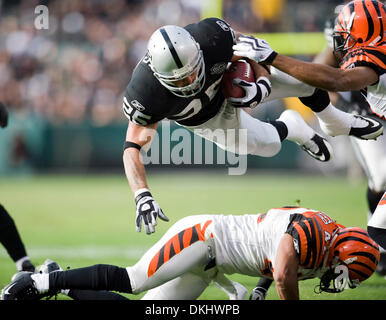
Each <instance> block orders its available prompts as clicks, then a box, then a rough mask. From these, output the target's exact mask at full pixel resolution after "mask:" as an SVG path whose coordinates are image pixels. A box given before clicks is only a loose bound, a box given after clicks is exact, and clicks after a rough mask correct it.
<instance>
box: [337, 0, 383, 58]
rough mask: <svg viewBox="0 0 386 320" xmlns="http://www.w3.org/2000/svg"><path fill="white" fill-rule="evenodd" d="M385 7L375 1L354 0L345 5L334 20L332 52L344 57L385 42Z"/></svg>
mask: <svg viewBox="0 0 386 320" xmlns="http://www.w3.org/2000/svg"><path fill="white" fill-rule="evenodd" d="M385 21H386V10H385V5H384V4H382V3H381V2H379V1H376V0H354V1H351V2H349V3H348V4H346V5H345V6H344V7H343V8H342V9H341V11H340V12H339V14H338V17H337V18H336V20H335V27H334V33H333V40H334V52H336V53H340V54H342V56H344V55H345V54H346V53H347V52H348V50H350V49H353V48H356V47H361V46H377V45H379V44H380V43H382V42H383V41H384V40H385V31H386V26H385Z"/></svg>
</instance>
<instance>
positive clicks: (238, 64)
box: [221, 60, 256, 98]
mask: <svg viewBox="0 0 386 320" xmlns="http://www.w3.org/2000/svg"><path fill="white" fill-rule="evenodd" d="M236 78H239V79H241V80H245V81H248V82H253V81H256V77H255V73H254V72H253V69H252V66H251V65H250V64H249V63H248V62H246V61H245V60H238V61H235V62H232V64H231V65H230V66H229V67H228V69H227V70H226V71H225V73H224V76H223V78H222V80H221V91H222V93H223V95H224V97H225V98H229V97H233V98H242V97H244V95H245V92H244V89H243V88H241V87H239V86H238V85H235V84H233V79H236Z"/></svg>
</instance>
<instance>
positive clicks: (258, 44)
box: [232, 36, 277, 64]
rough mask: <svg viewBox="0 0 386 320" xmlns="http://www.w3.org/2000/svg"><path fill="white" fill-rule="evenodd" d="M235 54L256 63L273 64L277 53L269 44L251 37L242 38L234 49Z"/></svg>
mask: <svg viewBox="0 0 386 320" xmlns="http://www.w3.org/2000/svg"><path fill="white" fill-rule="evenodd" d="M232 48H233V50H234V51H233V54H234V55H236V56H239V57H246V58H249V59H251V60H254V61H256V62H264V63H266V64H272V61H273V60H274V59H275V58H276V56H277V52H275V51H273V50H272V48H271V47H270V46H269V44H268V42H267V41H265V40H263V39H258V38H254V37H251V36H240V37H239V40H238V41H237V43H236V44H235V45H234V46H233V47H232Z"/></svg>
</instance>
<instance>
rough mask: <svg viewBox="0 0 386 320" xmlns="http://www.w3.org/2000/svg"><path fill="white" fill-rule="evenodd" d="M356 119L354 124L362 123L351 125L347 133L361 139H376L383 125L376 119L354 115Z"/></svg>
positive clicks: (381, 131)
mask: <svg viewBox="0 0 386 320" xmlns="http://www.w3.org/2000/svg"><path fill="white" fill-rule="evenodd" d="M354 117H355V118H356V121H355V122H354V125H360V124H361V125H362V126H361V127H359V126H358V127H356V126H353V125H352V126H351V129H350V132H349V135H350V136H353V137H356V138H358V139H362V140H371V139H376V138H377V137H378V136H380V135H381V134H382V133H383V125H382V123H380V122H379V121H378V120H375V119H372V118H369V117H364V116H360V115H354Z"/></svg>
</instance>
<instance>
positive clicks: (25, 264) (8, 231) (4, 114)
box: [0, 102, 35, 271]
mask: <svg viewBox="0 0 386 320" xmlns="http://www.w3.org/2000/svg"><path fill="white" fill-rule="evenodd" d="M7 125H8V111H7V108H6V107H5V106H4V104H3V103H2V102H0V127H1V128H5V127H6V126H7ZM0 242H1V244H2V245H3V246H4V247H5V249H6V250H7V252H8V254H9V255H10V257H11V258H12V260H13V261H14V262H15V264H16V269H17V270H18V271H34V270H35V267H34V265H33V264H32V262H31V260H30V259H29V257H28V256H27V252H26V250H25V247H24V244H23V242H22V240H21V238H20V235H19V232H18V230H17V228H16V225H15V222H14V221H13V219H12V218H11V216H10V215H9V213H8V212H7V210H6V209H5V208H4V207H3V206H2V205H1V204H0Z"/></svg>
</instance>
